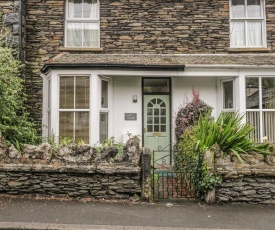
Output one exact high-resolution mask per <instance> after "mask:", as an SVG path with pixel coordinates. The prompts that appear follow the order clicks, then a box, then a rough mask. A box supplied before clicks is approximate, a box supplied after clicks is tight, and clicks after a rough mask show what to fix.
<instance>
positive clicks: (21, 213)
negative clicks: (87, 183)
mask: <svg viewBox="0 0 275 230" xmlns="http://www.w3.org/2000/svg"><path fill="white" fill-rule="evenodd" d="M30 224H32V225H30ZM32 226H33V227H32ZM0 229H75V230H76V229H108V230H109V229H114V230H168V229H169V230H172V229H175V230H178V229H185V230H187V229H192V230H195V229H266V230H269V229H275V206H256V205H213V206H206V205H200V204H198V203H184V204H174V205H173V206H172V207H167V205H166V203H162V204H146V203H141V204H125V203H115V204H110V203H104V202H90V201H89V202H80V201H70V200H65V201H60V200H48V199H44V200H35V199H25V198H10V197H6V196H0Z"/></svg>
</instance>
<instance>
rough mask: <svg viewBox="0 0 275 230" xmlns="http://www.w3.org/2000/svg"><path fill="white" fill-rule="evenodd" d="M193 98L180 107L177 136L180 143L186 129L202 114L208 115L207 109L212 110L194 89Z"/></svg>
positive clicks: (177, 118) (176, 129)
mask: <svg viewBox="0 0 275 230" xmlns="http://www.w3.org/2000/svg"><path fill="white" fill-rule="evenodd" d="M192 93H193V98H192V101H191V102H187V103H186V105H185V106H184V107H182V108H180V109H179V111H178V113H177V117H176V127H175V136H176V142H177V143H179V142H180V140H181V136H182V135H183V134H184V132H185V130H186V129H187V128H188V127H190V126H193V125H195V124H196V123H197V121H198V120H199V117H200V115H202V116H204V115H206V113H207V111H211V110H212V108H211V106H209V105H207V104H206V103H205V102H204V101H202V100H201V99H200V97H199V93H198V92H196V91H195V89H194V88H193V89H192Z"/></svg>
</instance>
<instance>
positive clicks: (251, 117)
mask: <svg viewBox="0 0 275 230" xmlns="http://www.w3.org/2000/svg"><path fill="white" fill-rule="evenodd" d="M246 122H247V123H248V124H250V125H252V126H253V127H254V130H253V131H252V132H251V133H250V134H249V137H250V138H252V140H254V141H256V142H261V125H260V112H256V111H247V112H246Z"/></svg>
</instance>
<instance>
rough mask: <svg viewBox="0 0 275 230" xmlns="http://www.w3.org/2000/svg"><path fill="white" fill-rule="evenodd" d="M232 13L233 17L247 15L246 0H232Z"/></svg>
mask: <svg viewBox="0 0 275 230" xmlns="http://www.w3.org/2000/svg"><path fill="white" fill-rule="evenodd" d="M231 13H232V18H243V17H245V8H244V0H232V4H231Z"/></svg>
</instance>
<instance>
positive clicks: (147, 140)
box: [143, 95, 170, 158]
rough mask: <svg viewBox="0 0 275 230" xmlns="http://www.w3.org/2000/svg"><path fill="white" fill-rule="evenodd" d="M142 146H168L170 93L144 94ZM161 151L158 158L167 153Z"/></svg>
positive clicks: (152, 148) (155, 148)
mask: <svg viewBox="0 0 275 230" xmlns="http://www.w3.org/2000/svg"><path fill="white" fill-rule="evenodd" d="M143 106H144V108H143V111H144V114H143V116H144V119H143V120H144V124H143V126H144V127H143V129H144V134H143V135H144V147H147V148H150V149H151V151H153V150H160V149H165V147H168V149H166V150H169V149H170V147H169V145H170V95H144V103H143ZM168 154H169V153H167V152H163V153H161V154H158V158H160V157H163V156H165V155H168Z"/></svg>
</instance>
